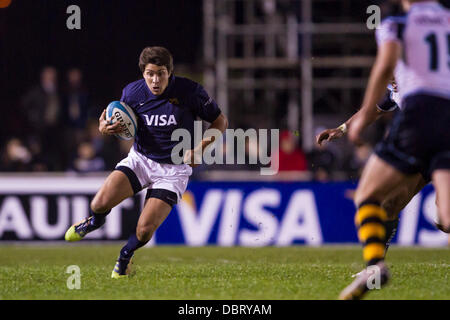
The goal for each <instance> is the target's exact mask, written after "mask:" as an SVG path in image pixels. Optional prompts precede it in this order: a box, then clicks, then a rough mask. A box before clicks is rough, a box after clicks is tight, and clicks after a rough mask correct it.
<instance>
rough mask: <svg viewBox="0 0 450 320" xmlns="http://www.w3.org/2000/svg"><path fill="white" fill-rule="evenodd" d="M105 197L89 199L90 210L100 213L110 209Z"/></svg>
mask: <svg viewBox="0 0 450 320" xmlns="http://www.w3.org/2000/svg"><path fill="white" fill-rule="evenodd" d="M110 209H111V208H110V206H109V203H108V201H107V199H106V198H105V197H103V196H99V197H95V198H94V199H93V200H92V201H91V210H92V211H93V212H96V213H102V212H106V211H108V210H110Z"/></svg>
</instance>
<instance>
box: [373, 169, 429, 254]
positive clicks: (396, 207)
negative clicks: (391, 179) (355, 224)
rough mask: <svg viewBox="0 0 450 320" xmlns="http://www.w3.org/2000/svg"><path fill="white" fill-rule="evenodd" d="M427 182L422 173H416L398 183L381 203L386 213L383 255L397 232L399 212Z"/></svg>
mask: <svg viewBox="0 0 450 320" xmlns="http://www.w3.org/2000/svg"><path fill="white" fill-rule="evenodd" d="M427 184H428V181H426V180H425V179H424V178H423V176H422V174H420V173H416V174H415V175H413V176H412V177H411V178H410V179H408V180H407V181H406V182H405V183H404V184H402V185H400V186H399V187H398V188H397V189H396V190H394V191H393V192H392V193H390V194H389V195H388V197H387V198H386V199H385V200H384V201H383V202H382V203H381V206H382V207H383V209H384V210H386V213H387V220H386V223H385V227H386V248H385V253H384V254H385V255H386V253H387V250H388V248H389V245H390V242H391V241H392V239H393V238H394V236H395V233H396V232H397V227H398V223H399V214H400V211H402V210H403V209H404V208H405V207H406V205H407V204H408V203H409V202H410V201H411V199H412V198H413V197H414V196H415V195H416V194H417V193H419V192H420V190H422V189H423V187H425V186H426V185H427Z"/></svg>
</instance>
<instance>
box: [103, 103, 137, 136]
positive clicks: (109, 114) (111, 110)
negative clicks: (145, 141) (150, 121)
mask: <svg viewBox="0 0 450 320" xmlns="http://www.w3.org/2000/svg"><path fill="white" fill-rule="evenodd" d="M106 121H108V123H109V124H114V123H116V122H117V121H119V122H120V126H121V128H122V131H121V132H120V133H116V134H115V136H116V137H118V138H120V139H123V140H131V139H133V138H134V136H135V135H136V131H137V121H136V115H135V114H134V112H133V110H132V109H131V108H130V107H129V106H127V105H126V104H125V103H123V102H120V101H113V102H111V103H110V104H109V105H108V107H107V108H106Z"/></svg>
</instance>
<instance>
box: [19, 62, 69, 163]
mask: <svg viewBox="0 0 450 320" xmlns="http://www.w3.org/2000/svg"><path fill="white" fill-rule="evenodd" d="M22 106H23V107H24V109H25V110H24V114H26V115H27V116H26V118H27V122H28V124H29V126H30V129H31V132H29V136H30V138H34V139H38V140H39V143H40V145H41V146H42V149H43V150H42V153H43V154H45V155H46V162H47V163H46V167H47V168H48V170H51V171H60V170H63V161H62V160H63V158H62V156H63V155H64V152H61V150H62V145H63V138H64V135H62V134H61V130H62V128H61V98H60V94H59V92H58V73H57V71H56V69H55V68H54V67H51V66H47V67H45V68H43V69H42V72H41V76H40V83H39V84H38V85H36V86H35V87H34V88H32V89H31V90H30V91H29V92H28V93H26V94H25V96H24V98H23V100H22ZM44 142H45V143H44Z"/></svg>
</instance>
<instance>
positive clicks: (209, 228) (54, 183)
mask: <svg viewBox="0 0 450 320" xmlns="http://www.w3.org/2000/svg"><path fill="white" fill-rule="evenodd" d="M104 178H105V177H104V176H99V177H75V176H73V177H58V176H56V177H55V176H44V177H42V176H40V177H33V176H32V177H27V176H7V177H1V179H0V243H2V242H3V243H6V242H7V241H11V240H12V241H25V242H26V241H55V240H57V241H58V240H63V239H64V233H65V231H66V229H67V228H68V227H69V226H70V225H71V224H73V223H75V222H77V221H79V220H81V219H83V218H84V217H86V216H87V215H88V207H89V202H90V200H91V199H92V197H93V196H94V194H95V192H96V191H97V190H98V189H99V187H100V185H101V184H102V182H103V181H104ZM355 187H356V185H355V184H354V183H351V182H336V183H313V182H295V183H294V182H197V181H193V182H191V183H190V184H189V186H188V190H187V192H186V193H185V195H184V197H183V200H182V201H181V202H180V203H179V204H178V205H177V206H175V207H174V209H173V211H172V213H171V214H170V215H169V217H168V218H167V220H166V221H165V222H164V223H163V224H162V226H161V227H160V228H159V229H158V230H157V232H156V234H155V236H154V238H153V239H152V241H151V242H150V245H166V244H176V245H189V246H203V245H219V246H270V245H275V246H288V245H297V244H299V245H311V246H320V245H322V244H338V243H357V236H356V231H355V228H354V225H353V217H354V212H355V209H354V205H353V202H352V194H353V192H354V189H355ZM144 197H145V191H141V192H140V193H139V194H137V195H136V196H135V197H133V198H129V199H126V200H125V201H123V202H122V203H121V204H120V205H118V206H117V207H115V208H114V209H113V210H112V212H111V214H110V215H109V216H108V219H107V223H106V224H105V225H104V226H103V227H102V228H101V229H100V230H97V231H96V232H94V233H92V234H89V235H88V236H87V237H86V239H90V240H96V241H98V240H125V239H127V238H128V236H129V235H130V234H131V233H132V232H134V228H135V226H136V222H137V219H138V216H139V212H140V208H141V207H142V205H143V202H144ZM435 219H436V207H435V192H434V190H433V187H432V186H431V185H429V186H427V187H426V188H425V189H424V190H422V192H421V193H420V194H419V195H417V196H416V197H415V198H414V199H413V200H412V201H411V202H410V204H409V205H408V206H407V207H406V208H405V210H404V212H403V213H402V215H401V219H400V224H399V229H398V232H397V235H396V237H395V239H394V243H397V244H399V245H421V246H445V245H447V235H446V234H444V233H442V232H440V231H438V230H436V229H435V227H434V226H433V221H434V220H435Z"/></svg>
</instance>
